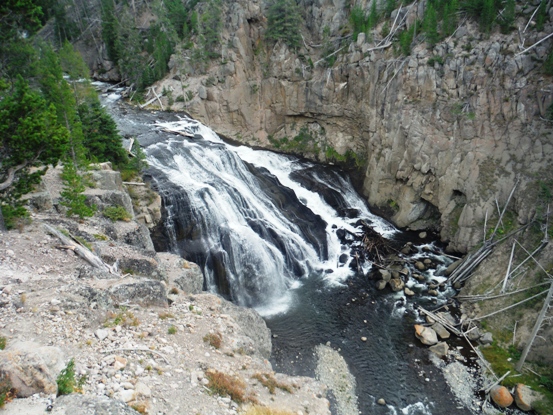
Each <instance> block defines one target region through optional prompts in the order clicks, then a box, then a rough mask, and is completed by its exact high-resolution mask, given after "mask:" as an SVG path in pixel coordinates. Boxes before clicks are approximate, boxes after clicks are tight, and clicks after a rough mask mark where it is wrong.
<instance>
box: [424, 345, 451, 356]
mask: <svg viewBox="0 0 553 415" xmlns="http://www.w3.org/2000/svg"><path fill="white" fill-rule="evenodd" d="M429 350H430V351H431V352H432V353H434V354H436V355H437V356H439V357H445V356H447V352H448V350H449V346H448V344H447V343H446V342H440V343H437V344H435V345H434V346H430V347H429Z"/></svg>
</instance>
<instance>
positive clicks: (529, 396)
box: [515, 383, 543, 412]
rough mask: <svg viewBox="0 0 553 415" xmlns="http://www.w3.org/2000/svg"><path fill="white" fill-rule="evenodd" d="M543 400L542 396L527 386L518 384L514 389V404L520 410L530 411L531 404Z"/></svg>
mask: <svg viewBox="0 0 553 415" xmlns="http://www.w3.org/2000/svg"><path fill="white" fill-rule="evenodd" d="M542 399H543V395H542V394H541V393H539V392H536V391H533V390H532V389H530V388H529V387H528V386H526V385H523V384H522V383H518V384H517V386H516V387H515V402H516V404H517V406H518V407H519V409H520V410H522V411H525V412H526V411H531V410H532V404H533V403H534V402H536V401H540V400H542Z"/></svg>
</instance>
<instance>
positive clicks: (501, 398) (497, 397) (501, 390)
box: [490, 385, 513, 408]
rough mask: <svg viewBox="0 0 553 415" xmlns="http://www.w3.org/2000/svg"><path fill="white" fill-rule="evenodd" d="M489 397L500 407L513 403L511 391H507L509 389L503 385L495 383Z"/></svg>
mask: <svg viewBox="0 0 553 415" xmlns="http://www.w3.org/2000/svg"><path fill="white" fill-rule="evenodd" d="M490 397H491V398H492V400H493V401H494V402H495V404H496V405H497V406H500V407H501V408H507V407H508V406H511V405H512V403H513V397H512V396H511V392H509V389H507V388H506V387H505V386H501V385H495V386H494V387H493V388H492V389H491V390H490Z"/></svg>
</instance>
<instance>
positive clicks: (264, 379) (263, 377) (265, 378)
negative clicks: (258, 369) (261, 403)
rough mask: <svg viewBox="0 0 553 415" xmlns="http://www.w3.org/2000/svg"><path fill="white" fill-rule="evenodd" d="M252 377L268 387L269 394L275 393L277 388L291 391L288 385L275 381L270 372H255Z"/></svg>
mask: <svg viewBox="0 0 553 415" xmlns="http://www.w3.org/2000/svg"><path fill="white" fill-rule="evenodd" d="M252 378H253V379H257V380H258V381H259V382H260V383H261V384H262V385H263V386H265V387H266V388H267V389H269V392H270V393H271V395H274V394H275V392H276V389H277V388H278V389H281V390H283V391H285V392H288V393H293V390H292V387H291V386H290V385H288V384H287V383H282V382H279V381H277V380H276V379H275V377H274V376H273V375H272V374H270V373H256V374H255V375H253V376H252Z"/></svg>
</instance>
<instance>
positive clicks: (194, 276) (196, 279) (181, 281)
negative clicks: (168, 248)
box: [157, 252, 204, 294]
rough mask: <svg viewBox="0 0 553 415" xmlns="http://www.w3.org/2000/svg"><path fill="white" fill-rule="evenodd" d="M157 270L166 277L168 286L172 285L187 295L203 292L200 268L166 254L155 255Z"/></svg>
mask: <svg viewBox="0 0 553 415" xmlns="http://www.w3.org/2000/svg"><path fill="white" fill-rule="evenodd" d="M157 259H158V261H159V268H160V270H161V272H162V273H163V274H164V275H166V276H167V280H168V283H169V286H172V285H173V284H174V285H176V286H177V287H178V288H180V289H181V290H183V291H184V292H185V293H187V294H199V293H201V292H202V290H203V286H204V275H203V273H202V270H201V269H200V267H199V266H198V265H197V264H195V263H193V262H189V261H186V260H185V259H182V258H181V257H180V256H179V255H175V254H170V253H168V252H160V253H158V254H157Z"/></svg>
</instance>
